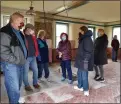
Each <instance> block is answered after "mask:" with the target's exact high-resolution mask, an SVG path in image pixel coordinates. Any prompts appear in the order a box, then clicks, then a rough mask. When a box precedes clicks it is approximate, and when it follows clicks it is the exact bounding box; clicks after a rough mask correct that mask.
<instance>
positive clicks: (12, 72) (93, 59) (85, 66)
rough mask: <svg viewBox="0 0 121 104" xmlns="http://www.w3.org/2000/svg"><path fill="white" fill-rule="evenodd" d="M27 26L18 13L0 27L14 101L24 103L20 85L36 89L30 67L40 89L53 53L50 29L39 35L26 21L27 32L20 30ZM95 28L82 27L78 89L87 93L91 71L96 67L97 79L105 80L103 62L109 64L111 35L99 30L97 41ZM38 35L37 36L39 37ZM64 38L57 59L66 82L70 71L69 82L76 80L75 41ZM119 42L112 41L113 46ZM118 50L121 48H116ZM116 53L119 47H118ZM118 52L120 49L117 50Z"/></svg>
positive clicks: (9, 90) (7, 83)
mask: <svg viewBox="0 0 121 104" xmlns="http://www.w3.org/2000/svg"><path fill="white" fill-rule="evenodd" d="M23 26H24V16H23V15H22V14H20V13H18V12H16V13H13V14H12V15H11V16H10V22H9V23H8V24H7V25H6V26H4V27H2V28H1V29H0V34H1V43H0V46H1V50H0V54H1V56H0V58H1V64H2V68H3V73H4V77H5V86H6V89H7V93H8V98H9V102H10V103H20V87H21V84H22V81H23V83H24V85H25V90H27V91H33V89H32V87H31V85H30V84H29V81H28V72H29V69H31V70H32V72H33V87H34V88H36V89H39V88H40V85H39V83H38V81H39V82H41V80H42V75H43V74H42V73H43V70H44V72H45V74H44V75H45V76H44V77H45V79H46V80H47V81H49V73H50V72H49V66H48V63H49V54H48V45H47V43H46V32H45V31H44V30H40V31H38V34H37V35H35V27H34V26H33V25H32V24H26V26H25V28H24V30H23V32H21V31H20V29H21V28H22V27H23ZM92 35H93V33H92V31H91V30H88V28H87V27H86V26H82V27H80V32H79V39H78V44H79V45H78V49H77V54H76V58H75V64H74V66H75V67H76V68H78V72H77V78H78V85H77V86H74V89H76V90H79V91H84V95H85V96H88V95H89V85H88V71H93V67H94V69H95V77H94V79H95V80H96V81H100V82H104V81H105V80H104V70H103V65H105V64H107V63H108V62H107V46H108V38H107V35H106V34H105V32H104V30H103V29H99V30H98V38H97V39H96V40H95V42H94V43H93V41H92V38H91V37H92ZM36 36H37V38H36ZM60 38H61V41H60V42H59V44H58V48H57V53H58V56H57V58H58V59H59V60H60V66H61V69H62V79H61V81H65V80H66V78H67V76H66V70H67V73H68V83H69V84H72V83H73V77H72V69H71V43H70V41H69V40H68V34H66V33H62V34H61V36H60ZM114 45H115V42H113V43H112V46H114ZM116 50H117V48H116ZM114 52H115V49H114ZM115 53H117V51H116V52H115ZM113 61H116V58H113Z"/></svg>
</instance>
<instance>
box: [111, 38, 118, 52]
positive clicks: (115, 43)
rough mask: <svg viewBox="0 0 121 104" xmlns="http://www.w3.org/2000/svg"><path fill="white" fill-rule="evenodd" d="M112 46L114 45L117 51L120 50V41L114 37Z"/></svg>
mask: <svg viewBox="0 0 121 104" xmlns="http://www.w3.org/2000/svg"><path fill="white" fill-rule="evenodd" d="M111 46H112V47H113V49H114V50H115V51H118V49H119V41H118V40H117V39H113V40H112V42H111Z"/></svg>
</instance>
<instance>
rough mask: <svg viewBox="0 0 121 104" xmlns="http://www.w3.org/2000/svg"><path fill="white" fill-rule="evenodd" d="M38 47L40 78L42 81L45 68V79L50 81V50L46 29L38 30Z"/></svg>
mask: <svg viewBox="0 0 121 104" xmlns="http://www.w3.org/2000/svg"><path fill="white" fill-rule="evenodd" d="M37 36H38V39H37V42H38V49H39V55H38V57H37V63H38V78H39V80H40V82H41V78H42V73H43V70H44V72H45V76H44V77H45V79H47V81H49V79H48V78H49V68H48V63H49V50H48V45H47V43H46V40H45V36H46V32H45V31H44V30H40V31H39V32H38V35H37Z"/></svg>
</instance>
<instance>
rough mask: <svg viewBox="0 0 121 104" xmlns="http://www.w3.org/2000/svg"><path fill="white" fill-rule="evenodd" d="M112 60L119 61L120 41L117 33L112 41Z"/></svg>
mask: <svg viewBox="0 0 121 104" xmlns="http://www.w3.org/2000/svg"><path fill="white" fill-rule="evenodd" d="M111 46H112V61H114V62H117V56H118V49H119V41H118V39H117V35H115V36H114V38H113V40H112V42H111Z"/></svg>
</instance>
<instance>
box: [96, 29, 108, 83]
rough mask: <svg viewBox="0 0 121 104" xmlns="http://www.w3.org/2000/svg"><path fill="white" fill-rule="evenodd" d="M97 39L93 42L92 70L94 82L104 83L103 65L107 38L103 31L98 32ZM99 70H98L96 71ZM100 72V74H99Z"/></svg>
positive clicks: (105, 56) (105, 61)
mask: <svg viewBox="0 0 121 104" xmlns="http://www.w3.org/2000/svg"><path fill="white" fill-rule="evenodd" d="M98 35H99V37H98V38H97V39H96V40H95V44H94V47H95V49H94V64H95V65H94V68H95V73H96V74H95V77H94V79H95V80H96V81H100V82H104V81H105V80H104V69H103V65H105V64H107V63H108V62H107V46H108V38H107V35H106V34H105V32H104V30H103V29H99V30H98ZM98 68H99V70H98ZM99 71H100V73H99Z"/></svg>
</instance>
